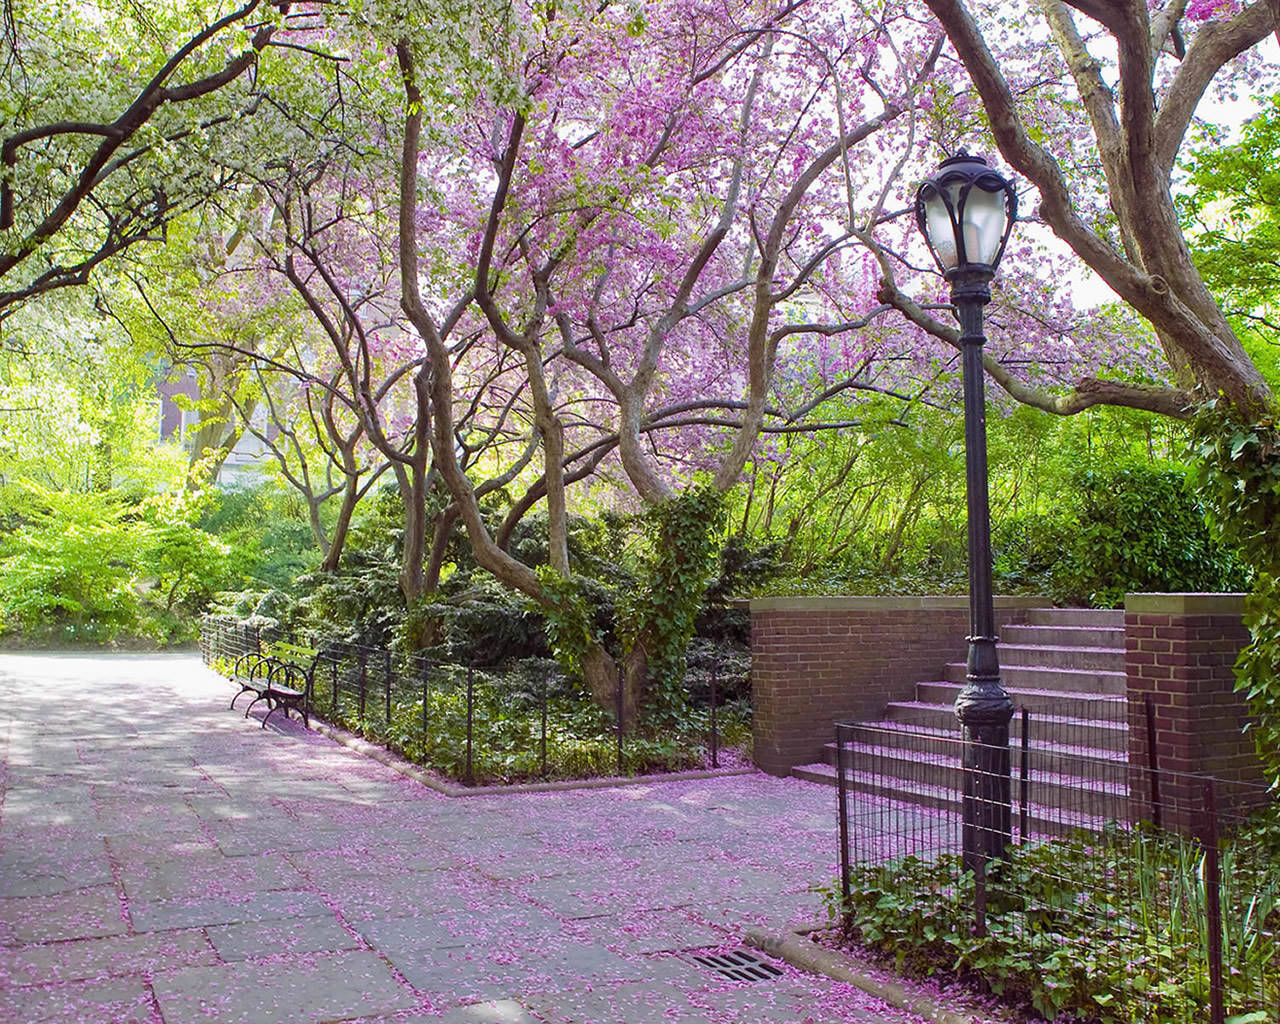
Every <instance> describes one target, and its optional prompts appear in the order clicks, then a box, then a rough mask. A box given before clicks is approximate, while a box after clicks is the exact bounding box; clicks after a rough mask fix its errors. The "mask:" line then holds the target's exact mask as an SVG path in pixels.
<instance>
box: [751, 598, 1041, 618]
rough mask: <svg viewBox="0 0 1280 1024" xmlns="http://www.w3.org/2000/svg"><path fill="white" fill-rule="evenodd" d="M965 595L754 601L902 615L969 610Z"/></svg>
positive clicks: (791, 608)
mask: <svg viewBox="0 0 1280 1024" xmlns="http://www.w3.org/2000/svg"><path fill="white" fill-rule="evenodd" d="M1051 604H1053V602H1052V601H1050V600H1049V599H1048V598H1047V597H997V598H996V599H995V606H996V607H997V608H1045V607H1048V606H1049V605H1051ZM968 607H969V598H968V597H967V596H966V595H964V594H957V595H946V596H924V595H915V596H912V595H894V596H889V597H879V596H857V595H847V596H841V597H757V598H753V599H752V601H751V611H752V614H755V613H757V612H900V611H949V610H952V609H968Z"/></svg>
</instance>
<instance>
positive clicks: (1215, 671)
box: [1124, 594, 1265, 829]
mask: <svg viewBox="0 0 1280 1024" xmlns="http://www.w3.org/2000/svg"><path fill="white" fill-rule="evenodd" d="M1243 611H1244V595H1242V594H1129V595H1128V596H1127V597H1126V598H1125V605H1124V612H1125V614H1124V634H1125V675H1126V687H1127V691H1128V696H1129V765H1130V768H1131V773H1130V788H1131V795H1132V798H1133V801H1134V811H1135V814H1137V815H1139V816H1142V817H1148V818H1149V817H1152V816H1153V806H1152V778H1151V773H1150V772H1149V771H1146V770H1145V769H1149V768H1150V767H1151V763H1152V762H1151V751H1150V750H1149V749H1148V746H1149V744H1148V733H1149V731H1153V732H1154V748H1155V749H1154V753H1155V766H1156V768H1157V769H1158V772H1159V776H1158V779H1157V780H1156V782H1157V784H1158V788H1159V797H1160V804H1161V812H1162V813H1161V819H1162V823H1163V824H1164V825H1166V826H1167V827H1170V828H1176V829H1188V828H1193V827H1194V826H1195V825H1196V822H1197V818H1198V816H1199V815H1200V813H1201V807H1202V802H1203V801H1202V797H1201V788H1202V782H1201V781H1200V780H1199V779H1196V778H1193V777H1192V776H1193V775H1199V774H1203V775H1212V776H1213V777H1214V778H1215V779H1218V780H1222V782H1223V785H1221V786H1219V791H1220V794H1221V795H1220V797H1219V802H1220V803H1221V804H1222V805H1223V806H1224V807H1226V808H1228V809H1233V810H1244V809H1245V808H1244V807H1242V806H1240V804H1241V801H1242V800H1244V799H1246V798H1245V796H1244V794H1245V793H1246V792H1247V791H1248V788H1249V787H1251V786H1252V785H1253V784H1257V783H1262V782H1264V781H1265V778H1264V776H1263V774H1262V766H1261V764H1260V762H1259V761H1258V757H1257V753H1256V752H1255V750H1254V747H1253V739H1252V737H1251V736H1248V735H1247V734H1245V733H1244V732H1243V729H1244V726H1245V724H1246V722H1247V721H1248V712H1247V710H1246V708H1245V703H1244V698H1243V696H1242V695H1240V694H1237V693H1236V692H1235V672H1234V669H1233V666H1234V665H1235V661H1236V656H1237V655H1238V654H1239V653H1240V648H1241V647H1243V646H1244V645H1245V644H1246V643H1247V642H1248V640H1249V631H1248V630H1247V629H1245V627H1244V624H1243V622H1242V621H1241V616H1242V614H1243ZM1148 707H1149V708H1150V710H1148ZM1148 716H1150V726H1149V724H1148V721H1149V719H1148ZM1231 783H1245V784H1248V786H1247V787H1246V786H1241V787H1237V788H1236V789H1235V790H1234V791H1233V788H1232V786H1231ZM1254 798H1256V795H1254V794H1251V795H1250V799H1254Z"/></svg>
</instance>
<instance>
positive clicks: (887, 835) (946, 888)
mask: <svg viewBox="0 0 1280 1024" xmlns="http://www.w3.org/2000/svg"><path fill="white" fill-rule="evenodd" d="M1122 703H1123V702H1117V704H1122ZM1093 710H1094V711H1095V712H1097V713H1098V717H1097V719H1096V720H1094V721H1089V720H1086V719H1083V718H1081V717H1080V716H1078V715H1077V714H1075V713H1072V712H1073V711H1074V709H1066V711H1067V712H1068V713H1065V714H1064V713H1061V712H1060V713H1058V714H1047V713H1045V711H1044V710H1043V709H1040V710H1039V712H1038V713H1037V712H1033V710H1032V709H1030V708H1025V709H1021V710H1020V711H1019V713H1018V714H1016V715H1015V718H1014V721H1013V723H1012V726H1013V728H1012V738H1011V742H1010V749H1009V752H1008V753H1009V763H1010V769H1011V770H1010V777H1009V779H1008V783H1007V786H1006V787H1005V788H1003V789H1002V788H1001V786H1000V785H997V784H996V783H997V781H998V780H994V779H978V780H976V782H975V779H974V777H973V776H974V769H973V768H968V769H966V768H965V765H966V760H965V754H966V751H965V744H964V742H963V738H962V736H961V734H960V732H959V729H958V728H957V729H956V730H955V731H954V732H948V731H944V730H938V729H908V730H903V729H886V728H875V727H868V726H865V725H858V724H841V725H838V726H837V727H836V740H837V746H836V750H837V760H838V782H839V808H840V841H841V890H840V898H841V899H842V901H843V913H844V922H845V925H846V927H847V928H848V929H849V930H850V931H851V932H852V933H853V934H854V935H855V936H856V937H857V938H858V939H859V940H860V941H861V942H862V943H863V944H864V945H867V946H870V947H872V948H874V949H878V950H880V951H882V952H885V953H891V954H892V955H893V956H894V957H895V959H896V960H897V961H898V962H899V964H902V965H906V966H914V967H916V968H919V969H920V970H922V971H930V972H933V971H937V970H943V971H948V972H951V973H955V974H960V975H970V976H974V977H980V978H982V979H985V983H986V984H987V985H988V986H989V987H990V988H991V989H992V990H994V991H996V992H997V993H1001V994H1003V995H1005V996H1006V997H1008V998H1011V999H1013V1000H1015V1001H1019V1002H1022V1003H1024V1004H1028V1005H1030V1006H1031V1007H1033V1008H1034V1009H1035V1010H1036V1011H1038V1012H1039V1013H1041V1014H1042V1015H1043V1016H1045V1017H1046V1018H1048V1019H1051V1020H1052V1019H1056V1018H1057V1017H1059V1015H1067V1016H1068V1019H1073V1020H1086V1021H1107V1022H1109V1021H1152V1022H1155V1021H1159V1022H1170V1024H1184V1022H1186V1024H1190V1022H1192V1021H1197V1022H1199V1021H1206V1020H1207V1021H1209V1022H1211V1024H1224V1022H1228V1021H1229V1022H1231V1024H1246V1022H1248V1024H1261V1022H1264V1021H1267V1022H1270V1021H1277V1020H1280V941H1278V939H1277V935H1278V933H1280V815H1278V814H1277V810H1276V803H1275V799H1274V794H1273V793H1271V792H1269V791H1268V790H1267V788H1266V787H1265V786H1263V785H1259V784H1253V783H1248V782H1240V781H1232V780H1224V779H1217V778H1211V777H1207V776H1201V775H1186V774H1182V773H1177V772H1168V771H1163V770H1161V769H1160V768H1159V767H1158V766H1157V767H1155V768H1146V767H1141V768H1135V767H1133V766H1131V765H1130V764H1129V762H1128V757H1127V743H1126V742H1125V741H1124V736H1123V729H1122V728H1121V726H1123V724H1124V722H1125V717H1124V715H1125V714H1126V713H1127V712H1126V711H1125V710H1122V708H1120V707H1117V708H1116V709H1115V711H1114V715H1115V717H1114V718H1112V717H1110V715H1109V713H1108V711H1107V710H1106V709H1102V710H1101V711H1099V709H1097V708H1095V709H1093ZM982 760H983V759H982V758H974V757H973V755H972V752H971V753H970V759H969V761H968V762H967V763H968V764H970V765H973V764H975V763H982ZM966 792H967V793H969V794H970V799H969V800H966V799H965V794H966ZM992 792H996V793H1004V794H1007V795H1005V796H1003V797H1001V798H1000V799H1001V800H1002V801H1003V802H1004V806H1003V807H1001V808H998V809H994V810H995V811H997V812H998V813H989V812H991V811H992V810H993V809H992V808H982V807H978V808H976V809H975V807H974V806H973V794H975V793H976V794H989V793H992ZM1153 793H1154V794H1155V798H1154V800H1153V798H1152V794H1153ZM975 821H976V822H991V821H1004V822H1007V823H1008V826H1007V830H1006V831H1005V832H1004V834H1003V835H1001V836H998V837H995V838H996V840H997V841H996V843H995V844H994V847H995V848H996V849H1002V850H1003V853H1002V855H1000V856H997V857H994V858H992V859H987V858H986V857H985V856H979V857H975V856H974V855H973V851H974V849H975V848H976V849H978V850H982V849H990V848H991V847H990V846H984V845H983V844H982V838H984V837H978V839H977V841H976V842H975V836H974V834H973V829H974V827H975V825H974V823H975ZM966 831H968V833H969V834H968V835H966ZM985 838H991V837H985ZM966 850H968V851H969V855H968V856H966Z"/></svg>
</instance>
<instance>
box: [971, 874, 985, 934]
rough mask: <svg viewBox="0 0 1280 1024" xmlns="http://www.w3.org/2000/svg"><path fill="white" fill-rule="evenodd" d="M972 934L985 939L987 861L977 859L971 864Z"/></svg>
mask: <svg viewBox="0 0 1280 1024" xmlns="http://www.w3.org/2000/svg"><path fill="white" fill-rule="evenodd" d="M973 934H974V935H976V936H977V937H978V938H980V939H985V938H986V937H987V861H986V858H985V857H979V858H978V859H977V860H975V861H974V864H973Z"/></svg>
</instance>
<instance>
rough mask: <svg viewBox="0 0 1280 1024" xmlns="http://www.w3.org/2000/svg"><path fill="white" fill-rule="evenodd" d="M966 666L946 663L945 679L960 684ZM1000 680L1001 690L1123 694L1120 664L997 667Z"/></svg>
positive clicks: (1118, 695) (1113, 695) (1002, 665)
mask: <svg viewBox="0 0 1280 1024" xmlns="http://www.w3.org/2000/svg"><path fill="white" fill-rule="evenodd" d="M965 672H966V665H965V663H964V662H962V661H953V662H950V663H949V664H948V665H947V666H946V672H945V681H946V682H948V683H963V682H964V679H965ZM1000 681H1001V682H1002V683H1003V684H1004V687H1005V689H1007V690H1009V691H1010V692H1012V691H1013V690H1015V689H1031V690H1070V691H1072V692H1074V693H1097V694H1105V695H1106V696H1110V697H1121V696H1123V695H1124V693H1125V685H1126V681H1125V674H1124V668H1123V666H1122V667H1121V668H1120V669H1119V670H1107V669H1094V668H1057V667H1055V666H1053V665H1006V664H1001V666H1000Z"/></svg>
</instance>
